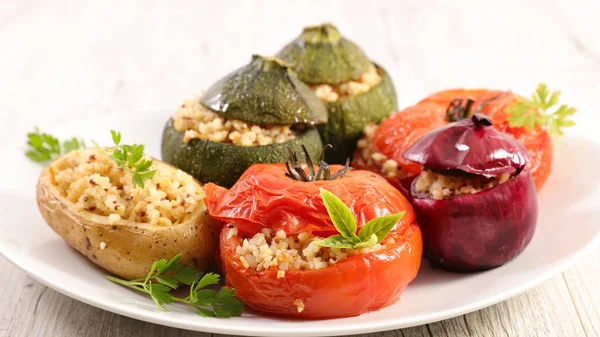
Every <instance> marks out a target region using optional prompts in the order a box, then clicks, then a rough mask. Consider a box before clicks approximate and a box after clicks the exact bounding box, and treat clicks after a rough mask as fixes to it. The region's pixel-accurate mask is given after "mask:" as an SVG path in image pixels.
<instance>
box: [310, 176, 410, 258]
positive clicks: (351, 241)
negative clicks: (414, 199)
mask: <svg viewBox="0 0 600 337" xmlns="http://www.w3.org/2000/svg"><path fill="white" fill-rule="evenodd" d="M320 191H321V198H322V199H323V203H324V204H325V208H326V209H327V213H328V214H329V217H330V218H331V221H332V222H333V225H334V226H335V228H336V229H337V231H338V232H339V234H335V235H332V236H330V237H328V238H325V239H323V240H318V241H314V242H313V243H314V244H316V245H319V246H322V247H330V248H369V247H373V246H374V245H376V244H378V243H380V242H381V241H383V240H384V239H385V237H386V236H387V235H388V233H389V232H390V231H391V230H392V228H394V226H395V225H396V224H397V223H398V221H399V220H400V219H401V218H402V217H403V216H404V213H405V212H400V213H396V214H391V215H385V216H381V217H378V218H375V219H373V220H371V221H369V222H368V223H367V224H366V225H364V226H363V227H362V228H361V229H360V231H359V232H358V235H356V229H357V225H356V219H354V215H353V214H352V212H351V211H350V209H348V207H347V206H346V205H345V204H344V202H343V201H342V200H340V198H338V197H337V196H335V194H333V193H331V192H329V191H327V190H326V189H323V188H321V189H320Z"/></svg>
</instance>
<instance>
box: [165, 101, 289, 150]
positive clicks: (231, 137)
mask: <svg viewBox="0 0 600 337" xmlns="http://www.w3.org/2000/svg"><path fill="white" fill-rule="evenodd" d="M173 128H175V130H177V131H179V132H183V133H184V138H183V141H184V142H185V143H187V142H189V141H190V140H192V139H194V138H199V139H204V140H209V141H212V142H217V143H230V144H233V145H238V146H256V145H269V144H274V143H283V142H286V141H288V140H290V139H293V138H294V137H295V134H296V133H295V131H294V130H292V128H291V125H273V126H269V127H260V126H258V125H252V124H248V123H246V122H243V121H241V120H237V119H228V118H226V117H223V116H221V115H219V114H217V113H215V112H213V111H211V110H209V109H207V108H206V107H204V106H203V105H202V104H200V98H199V97H198V98H196V99H189V100H187V101H185V102H184V103H183V104H182V105H181V107H180V108H179V109H178V110H177V112H176V113H175V116H174V117H173Z"/></svg>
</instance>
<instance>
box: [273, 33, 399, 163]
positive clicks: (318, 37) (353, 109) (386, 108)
mask: <svg viewBox="0 0 600 337" xmlns="http://www.w3.org/2000/svg"><path fill="white" fill-rule="evenodd" d="M277 56H278V57H279V58H281V59H283V60H285V61H287V62H289V63H291V64H293V65H294V69H295V70H296V72H297V73H298V77H299V78H300V80H302V81H303V82H305V83H306V84H308V85H310V87H311V89H312V90H314V91H315V93H316V94H317V96H319V98H320V99H321V101H322V102H324V103H325V104H326V105H327V110H328V113H329V121H328V123H327V124H323V125H322V126H319V131H320V133H321V136H322V139H323V142H324V143H327V144H332V145H333V146H334V148H335V149H336V151H335V152H332V153H331V154H329V155H328V156H327V158H326V159H327V160H328V161H329V162H332V163H338V164H342V163H344V162H345V161H346V159H347V158H349V157H351V156H352V152H353V151H354V149H355V148H356V146H355V145H356V141H357V140H358V138H359V137H360V135H361V133H362V129H363V128H364V127H365V126H366V125H367V124H369V122H375V123H379V122H380V121H381V120H383V119H384V118H385V117H386V116H387V115H388V114H389V113H390V112H392V111H395V110H396V109H397V99H396V89H395V88H394V85H393V83H392V80H391V79H390V77H389V76H388V74H387V73H386V71H385V70H384V69H383V68H382V67H380V66H378V65H376V64H374V63H373V62H371V61H370V60H369V59H368V58H367V56H366V55H365V53H364V52H363V51H362V50H361V49H360V48H359V47H358V46H357V45H356V44H354V43H353V42H351V41H349V40H347V39H345V38H344V37H342V36H341V35H340V33H339V31H338V30H337V29H336V28H335V27H334V26H332V25H330V24H323V25H320V26H314V27H306V28H304V31H303V32H302V34H301V35H300V36H299V37H298V38H297V39H296V40H294V41H292V42H291V43H289V44H288V45H287V46H285V47H284V48H283V49H282V50H281V51H280V52H279V53H278V54H277Z"/></svg>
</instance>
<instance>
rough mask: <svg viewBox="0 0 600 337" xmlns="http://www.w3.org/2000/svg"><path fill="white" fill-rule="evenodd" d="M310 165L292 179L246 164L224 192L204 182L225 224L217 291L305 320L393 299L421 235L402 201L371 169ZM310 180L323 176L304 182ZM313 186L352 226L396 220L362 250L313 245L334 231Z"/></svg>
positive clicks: (412, 271)
mask: <svg viewBox="0 0 600 337" xmlns="http://www.w3.org/2000/svg"><path fill="white" fill-rule="evenodd" d="M310 165H311V167H312V163H310ZM290 167H292V168H291V169H290ZM319 167H320V168H321V169H320V170H319V171H318V172H316V174H315V171H314V170H309V173H307V174H303V176H304V177H294V174H289V172H291V171H292V172H299V171H300V170H302V166H301V165H299V164H298V165H296V166H294V165H291V166H289V167H288V168H286V165H284V164H256V165H253V166H251V167H250V168H249V169H248V170H247V171H246V172H245V173H244V174H243V175H242V177H240V179H239V180H238V182H237V183H236V184H235V185H234V186H233V187H232V188H231V189H230V190H227V189H225V188H222V187H219V186H216V185H214V184H207V185H206V194H207V195H206V198H205V202H206V204H207V207H208V209H209V212H210V213H211V215H212V216H213V217H215V218H216V219H217V220H219V221H221V222H222V223H223V225H225V226H224V227H223V230H222V232H221V237H220V240H221V241H220V260H221V266H222V270H223V273H224V274H225V277H226V282H227V285H228V286H230V287H233V288H234V289H235V290H236V294H237V296H238V297H239V298H240V299H241V300H242V301H244V302H245V303H246V304H247V305H248V306H249V307H251V308H253V309H255V310H258V311H262V312H265V313H269V314H274V315H281V316H293V317H301V318H310V319H323V318H334V317H347V316H355V315H360V314H362V313H365V312H369V311H372V310H377V309H379V308H381V307H384V306H386V305H389V304H391V303H393V302H394V301H396V300H397V298H398V295H399V293H400V292H401V291H402V290H403V289H404V288H405V287H406V286H407V285H408V284H409V283H410V282H411V281H412V280H413V279H414V278H415V276H416V275H417V271H418V270H419V266H420V263H421V254H422V238H421V231H420V229H419V227H418V225H417V223H416V222H415V213H414V211H413V209H412V207H411V206H410V204H409V202H408V201H407V200H406V199H405V198H404V196H403V195H402V194H401V193H400V192H399V191H398V190H397V189H396V188H394V187H393V186H391V185H390V184H389V183H387V181H386V180H385V179H383V178H381V177H379V176H378V175H376V174H374V173H372V172H369V171H358V170H356V171H347V168H344V167H343V166H339V165H334V166H331V167H329V166H327V164H325V163H323V162H321V163H320V166H319ZM325 171H326V172H325ZM324 172H325V173H324ZM286 173H287V174H286ZM288 174H289V175H288ZM296 174H297V173H296ZM319 175H320V177H319V178H320V179H323V180H315V179H314V178H315V176H319ZM306 176H308V179H304V178H306ZM297 178H301V179H300V180H296V179H297ZM332 179H333V180H332ZM301 180H305V181H301ZM320 188H323V189H326V190H328V191H330V192H332V193H333V194H334V195H336V196H337V197H338V198H339V199H340V200H341V201H343V203H344V204H345V205H346V206H347V208H348V209H349V210H350V212H351V213H352V214H353V215H354V218H355V220H356V225H357V228H358V229H360V228H362V227H363V226H364V225H365V224H366V223H368V222H369V221H370V220H372V219H374V218H378V217H381V216H386V215H391V214H396V213H399V212H405V214H404V216H403V217H402V218H401V219H400V220H399V221H398V222H397V223H396V225H395V226H394V227H393V228H392V229H391V231H390V232H389V234H388V235H387V236H386V237H385V238H384V239H383V240H382V241H380V242H379V243H377V244H375V245H374V246H371V247H369V248H348V249H346V248H330V247H322V246H319V245H316V244H315V243H314V242H315V241H316V240H319V239H323V238H325V237H329V236H331V235H333V234H337V233H338V232H337V230H336V227H335V226H334V224H333V222H332V220H331V218H330V216H329V213H328V212H327V209H326V207H325V204H324V202H323V199H322V198H321V196H320V193H319V191H320Z"/></svg>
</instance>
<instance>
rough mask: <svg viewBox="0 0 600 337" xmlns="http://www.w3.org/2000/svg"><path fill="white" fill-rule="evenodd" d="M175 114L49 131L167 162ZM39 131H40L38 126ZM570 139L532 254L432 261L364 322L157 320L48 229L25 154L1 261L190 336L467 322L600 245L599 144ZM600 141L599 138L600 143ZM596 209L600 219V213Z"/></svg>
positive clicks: (149, 307) (158, 315)
mask: <svg viewBox="0 0 600 337" xmlns="http://www.w3.org/2000/svg"><path fill="white" fill-rule="evenodd" d="M168 116H169V112H165V111H162V112H153V113H144V114H113V115H111V116H109V117H107V118H104V119H98V120H88V121H80V122H77V123H72V124H69V125H66V126H63V127H54V128H52V127H51V126H45V130H46V131H49V132H52V133H54V134H56V135H62V136H63V138H66V137H69V136H83V137H85V138H86V139H95V140H96V141H98V142H99V143H101V144H110V136H109V132H108V130H110V129H119V128H120V131H122V132H123V137H124V138H123V140H124V142H127V143H129V142H140V143H143V144H146V145H147V150H148V151H149V152H150V153H151V154H153V155H155V156H157V157H160V151H159V146H160V137H161V132H162V126H163V123H164V121H165V119H166V118H167V117H168ZM32 127H33V126H32ZM580 133H581V132H579V134H578V136H577V137H573V136H568V137H566V138H565V139H563V140H562V142H561V143H560V144H559V145H558V147H557V148H556V157H555V160H556V161H555V165H554V172H553V173H552V175H551V177H550V180H549V181H548V182H547V184H546V186H545V187H544V190H543V191H542V193H541V195H540V216H539V221H538V226H537V232H536V233H535V236H534V238H533V241H532V242H531V244H530V245H529V247H528V248H527V249H526V250H525V251H524V252H523V253H522V254H521V255H520V256H519V257H517V258H516V259H515V260H513V261H512V262H510V263H508V264H506V265H505V266H503V267H500V268H497V269H494V270H490V271H487V272H481V273H475V274H454V273H449V272H445V271H442V270H437V269H432V268H431V267H430V266H429V263H428V262H427V261H424V263H423V266H422V267H421V270H420V272H419V275H418V277H417V278H416V280H415V281H414V282H413V283H412V284H410V285H409V286H408V288H407V289H406V290H405V291H404V292H403V293H402V295H401V298H400V300H399V301H398V302H396V303H395V304H394V305H392V306H390V307H387V308H384V309H382V310H379V311H376V312H372V313H369V314H365V315H362V316H359V317H352V318H344V319H336V320H322V321H300V320H288V319H281V318H272V317H266V316H261V315H258V314H253V313H245V314H244V315H243V316H242V317H239V318H232V319H216V318H204V317H200V316H198V315H197V314H195V312H194V311H193V310H190V309H189V308H187V307H185V306H172V307H170V308H171V311H169V312H164V311H160V310H157V309H156V307H155V306H154V303H153V302H152V301H151V300H150V298H148V297H146V296H144V295H143V294H139V293H136V292H133V291H130V290H128V289H126V288H123V287H120V286H118V285H116V284H113V283H111V282H109V281H107V280H106V279H105V278H104V275H105V274H106V273H105V272H104V271H103V270H101V269H100V268H98V267H96V266H95V265H94V264H92V263H91V262H89V261H88V260H87V259H85V258H84V257H83V256H81V255H79V254H78V253H77V252H76V251H75V250H72V249H71V248H70V247H68V246H67V245H66V244H65V243H64V242H63V241H62V240H61V239H60V238H59V237H58V235H56V234H55V233H54V232H53V231H52V230H51V229H50V228H49V227H48V226H47V225H46V224H45V223H44V221H43V220H42V218H41V216H40V215H39V212H38V210H37V206H36V202H35V184H36V181H37V177H38V174H39V172H40V167H39V166H38V165H36V164H33V163H30V162H29V161H28V160H27V159H26V158H25V156H23V147H20V146H18V145H15V146H14V147H13V148H7V149H2V150H0V158H2V161H3V163H4V165H3V167H4V168H3V169H2V170H6V169H7V165H9V166H10V167H11V168H12V169H15V170H14V171H12V169H11V172H9V174H11V175H10V176H11V179H10V180H9V181H8V182H7V183H5V184H4V186H1V187H0V204H1V205H2V209H3V210H4V211H3V212H2V218H3V219H2V221H0V226H1V230H0V252H1V253H2V254H3V255H4V256H6V257H7V258H8V259H10V260H11V261H12V262H14V263H15V264H16V265H17V266H19V267H20V268H22V269H23V270H24V271H26V272H27V273H28V274H29V275H31V276H32V277H34V278H35V279H37V280H38V281H40V282H42V283H43V284H45V285H47V286H49V287H51V288H53V289H55V290H57V291H59V292H61V293H63V294H65V295H67V296H70V297H73V298H75V299H77V300H80V301H82V302H85V303H88V304H90V305H93V306H96V307H99V308H102V309H105V310H108V311H112V312H115V313H118V314H122V315H125V316H129V317H133V318H137V319H140V320H144V321H148V322H153V323H157V324H163V325H167V326H173V327H178V328H183V329H189V330H198V331H206V332H214V333H223V334H234V335H261V336H325V335H347V334H358V333H366V332H373V331H382V330H390V329H396V328H403V327H409V326H414V325H420V324H424V323H429V322H433V321H438V320H442V319H447V318H450V317H454V316H458V315H461V314H465V313H468V312H471V311H474V310H477V309H480V308H483V307H486V306H489V305H492V304H494V303H497V302H500V301H502V300H505V299H507V298H510V297H512V296H515V295H517V294H519V293H521V292H523V291H525V290H528V289H530V288H532V287H534V286H536V285H538V284H540V283H541V282H543V281H544V280H547V279H548V278H550V277H551V276H553V275H556V274H557V273H559V272H561V271H562V270H564V269H565V268H567V267H568V266H570V265H572V264H573V263H574V262H575V261H576V260H578V259H579V258H580V257H581V256H582V255H583V254H584V253H586V252H588V251H590V250H591V249H592V247H593V246H594V244H595V243H597V242H598V241H600V240H599V238H600V221H597V220H596V219H595V218H594V214H595V213H597V211H596V210H597V208H596V207H597V205H598V202H599V201H600V188H599V185H598V182H599V180H600V175H598V172H600V163H598V161H594V158H595V157H596V156H597V154H598V153H600V151H599V149H600V142H598V141H597V140H593V138H594V137H592V136H586V135H581V134H580ZM596 139H597V138H596ZM595 208H596V210H595Z"/></svg>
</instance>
